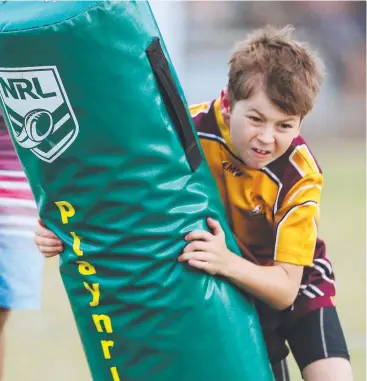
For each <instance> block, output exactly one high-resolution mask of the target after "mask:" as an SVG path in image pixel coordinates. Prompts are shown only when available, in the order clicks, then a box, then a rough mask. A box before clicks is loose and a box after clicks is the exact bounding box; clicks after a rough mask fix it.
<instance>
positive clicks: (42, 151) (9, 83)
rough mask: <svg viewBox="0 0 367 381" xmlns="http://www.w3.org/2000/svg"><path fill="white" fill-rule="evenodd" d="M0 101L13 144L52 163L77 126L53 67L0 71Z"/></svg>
mask: <svg viewBox="0 0 367 381" xmlns="http://www.w3.org/2000/svg"><path fill="white" fill-rule="evenodd" d="M0 98H1V101H2V103H3V107H4V113H5V115H6V119H7V123H8V124H10V129H11V131H12V134H13V136H14V139H15V140H16V142H17V143H18V144H19V145H20V146H21V147H23V148H25V149H29V150H31V151H32V152H33V153H34V154H35V155H36V156H37V157H38V158H40V159H41V160H43V161H46V162H48V163H52V162H53V161H54V160H55V159H57V158H58V157H59V156H60V155H61V154H62V153H63V152H65V150H66V149H67V148H68V147H69V146H70V145H71V144H72V143H73V141H74V140H75V139H76V137H77V136H78V132H79V126H78V122H77V120H76V118H75V114H74V112H73V109H72V108H71V105H70V102H69V99H68V96H67V94H66V92H65V89H64V86H63V84H62V81H61V78H60V75H59V73H58V70H57V68H56V67H55V66H42V67H25V68H0Z"/></svg>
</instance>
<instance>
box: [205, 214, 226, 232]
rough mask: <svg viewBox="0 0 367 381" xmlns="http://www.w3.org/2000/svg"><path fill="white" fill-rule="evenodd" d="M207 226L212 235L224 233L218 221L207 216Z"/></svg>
mask: <svg viewBox="0 0 367 381" xmlns="http://www.w3.org/2000/svg"><path fill="white" fill-rule="evenodd" d="M207 223H208V226H209V227H210V228H211V229H212V230H213V234H214V235H219V234H222V233H224V232H223V229H222V227H221V226H220V223H219V222H218V221H216V220H214V219H213V218H211V217H209V218H208V220H207Z"/></svg>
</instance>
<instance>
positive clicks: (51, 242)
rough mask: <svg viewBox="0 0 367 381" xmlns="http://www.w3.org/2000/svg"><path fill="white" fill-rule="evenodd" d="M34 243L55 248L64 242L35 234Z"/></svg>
mask: <svg viewBox="0 0 367 381" xmlns="http://www.w3.org/2000/svg"><path fill="white" fill-rule="evenodd" d="M34 243H35V244H36V245H37V246H48V247H51V249H52V248H55V247H58V246H59V247H62V246H63V244H62V242H61V241H60V240H59V239H56V238H46V237H42V236H40V235H35V236H34Z"/></svg>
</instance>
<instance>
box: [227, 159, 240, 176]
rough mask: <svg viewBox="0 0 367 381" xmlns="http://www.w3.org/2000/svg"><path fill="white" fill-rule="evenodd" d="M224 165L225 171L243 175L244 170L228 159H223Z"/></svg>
mask: <svg viewBox="0 0 367 381" xmlns="http://www.w3.org/2000/svg"><path fill="white" fill-rule="evenodd" d="M222 166H223V169H224V170H225V171H227V172H229V173H231V174H232V175H233V176H235V177H237V176H242V175H243V172H242V171H241V170H240V169H239V168H237V167H236V166H235V165H233V164H231V163H229V162H228V161H226V160H223V161H222Z"/></svg>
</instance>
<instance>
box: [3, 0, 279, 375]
mask: <svg viewBox="0 0 367 381" xmlns="http://www.w3.org/2000/svg"><path fill="white" fill-rule="evenodd" d="M0 95H1V100H2V102H1V103H2V108H3V114H4V117H5V120H6V123H7V126H8V128H9V131H10V133H11V136H12V138H13V141H14V145H15V147H16V150H17V152H18V155H19V157H20V160H21V162H22V164H23V167H24V170H25V172H26V175H27V178H28V180H29V183H30V185H31V188H32V191H33V194H34V197H35V199H36V202H37V205H38V209H39V213H40V216H41V218H42V220H43V221H44V223H45V224H46V226H48V227H49V228H50V229H51V230H52V231H54V232H55V234H56V235H58V236H59V237H60V239H61V240H62V241H64V242H65V250H64V252H63V254H62V255H61V260H60V271H61V275H62V279H63V282H64V284H65V288H66V291H67V293H68V296H69V299H70V303H71V306H72V309H73V313H74V316H75V320H76V322H77V326H78V329H79V333H80V336H81V339H82V342H83V346H84V350H85V353H86V356H87V359H88V363H89V366H90V370H91V373H92V376H93V379H94V380H95V381H110V380H113V381H118V380H120V381H271V380H273V375H272V372H271V368H270V365H269V362H268V358H267V354H266V349H265V346H264V343H263V338H262V334H261V329H260V326H259V323H258V319H257V315H256V312H255V309H254V306H253V303H252V301H251V300H250V299H249V297H248V296H245V295H244V294H243V293H241V292H240V291H239V290H238V289H237V288H235V287H234V286H233V285H231V284H230V283H228V282H227V281H225V280H223V279H220V278H219V277H213V276H209V275H206V274H204V273H202V272H200V271H197V270H194V269H192V268H190V267H189V266H188V265H187V264H182V263H178V261H177V257H178V256H179V254H180V253H181V252H182V250H183V248H184V247H185V245H186V242H185V241H184V236H185V234H187V233H188V232H190V231H192V230H193V229H207V226H206V218H207V217H208V216H211V217H213V218H216V219H219V221H220V222H221V224H222V225H223V226H224V229H225V231H226V237H227V243H228V247H229V248H230V249H231V250H233V251H235V252H237V253H239V250H238V248H237V246H236V243H235V240H234V238H233V236H232V235H231V232H230V229H229V227H228V224H227V222H226V218H225V212H224V208H223V206H222V205H221V202H220V199H219V194H218V191H217V189H216V185H215V182H214V179H213V178H212V177H211V175H210V172H209V169H208V166H207V164H206V162H205V160H204V159H203V156H202V151H201V148H200V147H199V143H198V139H197V136H196V134H195V132H193V125H192V121H191V119H190V117H189V114H188V112H187V108H186V103H185V98H184V95H183V93H182V90H181V87H180V85H179V82H178V80H177V77H176V74H175V72H174V69H173V67H172V65H171V62H170V60H169V58H168V54H167V52H166V50H165V47H164V44H163V42H162V39H161V36H160V34H159V30H158V27H157V25H156V23H155V20H154V17H153V15H152V13H151V10H150V7H149V5H148V3H146V2H140V1H138V2H127V1H124V2H107V1H101V2H97V1H92V2H87V1H80V2H74V1H66V2H63V1H60V2H52V1H50V2H44V1H42V2H41V1H39V2H38V1H31V2H16V1H14V2H13V1H8V2H5V3H1V4H0ZM65 366H67V364H65Z"/></svg>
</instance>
